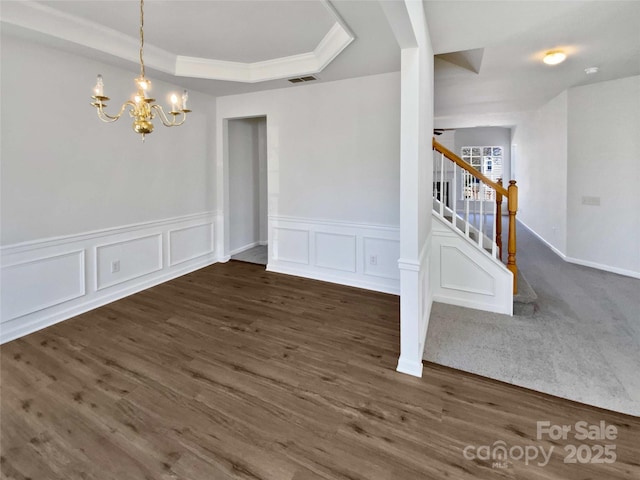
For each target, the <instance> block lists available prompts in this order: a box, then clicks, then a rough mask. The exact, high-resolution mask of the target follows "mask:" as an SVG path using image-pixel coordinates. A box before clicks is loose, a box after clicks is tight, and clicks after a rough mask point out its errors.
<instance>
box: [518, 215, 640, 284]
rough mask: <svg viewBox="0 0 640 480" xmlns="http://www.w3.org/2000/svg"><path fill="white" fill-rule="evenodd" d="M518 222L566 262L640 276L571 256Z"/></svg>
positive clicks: (631, 271) (630, 275) (629, 275)
mask: <svg viewBox="0 0 640 480" xmlns="http://www.w3.org/2000/svg"><path fill="white" fill-rule="evenodd" d="M518 222H520V223H521V224H522V226H523V227H525V228H526V229H527V230H529V231H530V232H531V233H532V234H533V235H534V236H535V237H536V238H538V239H539V240H540V241H541V242H543V243H544V244H545V245H546V246H548V247H549V248H550V249H551V250H552V251H553V253H555V254H556V255H558V256H559V257H560V258H562V259H563V260H564V261H565V262H568V263H573V264H575V265H582V266H583V267H590V268H595V269H597V270H603V271H605V272H611V273H617V274H618V275H624V276H625V277H631V278H640V272H636V271H633V270H627V269H624V268H619V267H613V266H611V265H605V264H603V263H597V262H592V261H590V260H583V259H581V258H575V257H569V256H567V255H566V254H564V253H562V252H561V251H560V250H558V249H557V248H556V247H554V246H553V245H551V244H550V243H549V242H548V241H547V240H545V239H544V238H543V237H542V236H540V235H539V234H538V232H536V231H535V230H533V229H532V228H531V227H530V226H528V225H527V224H526V223H524V222H523V221H521V220H518Z"/></svg>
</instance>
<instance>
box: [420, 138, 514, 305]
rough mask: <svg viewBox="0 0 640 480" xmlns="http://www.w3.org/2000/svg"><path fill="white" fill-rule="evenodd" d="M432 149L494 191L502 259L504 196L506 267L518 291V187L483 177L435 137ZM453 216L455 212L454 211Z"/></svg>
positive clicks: (497, 239) (499, 250)
mask: <svg viewBox="0 0 640 480" xmlns="http://www.w3.org/2000/svg"><path fill="white" fill-rule="evenodd" d="M432 144H433V149H434V150H435V151H437V152H439V153H441V154H442V155H444V156H445V157H447V158H448V159H449V160H451V161H452V162H454V163H455V164H456V165H458V166H459V167H460V168H462V169H463V170H465V171H467V172H469V173H470V174H471V175H473V176H474V177H475V178H477V179H479V180H480V181H481V182H483V183H484V184H485V185H488V186H489V187H491V188H493V189H494V190H495V192H496V218H495V219H494V220H495V229H496V230H495V232H496V246H497V247H498V252H499V255H500V260H502V247H503V245H502V219H501V216H502V212H501V210H502V198H503V197H506V199H507V210H508V211H509V238H508V241H507V268H508V269H509V271H511V273H512V274H513V293H514V294H516V293H518V266H517V264H516V213H517V211H518V187H517V186H516V181H515V180H510V181H509V188H504V187H503V186H502V179H500V180H498V183H496V182H494V181H493V180H491V179H489V178H487V177H485V176H484V175H483V174H482V173H480V172H479V171H478V170H476V169H475V168H473V167H472V166H471V165H469V164H468V163H467V162H465V161H464V160H462V159H461V158H460V157H459V156H458V155H456V154H455V153H453V152H452V151H451V150H449V149H448V148H447V147H445V146H444V145H442V144H440V143H438V142H436V139H435V138H434V139H433V142H432ZM480 212H481V213H480V214H481V215H482V209H480ZM454 218H455V213H454Z"/></svg>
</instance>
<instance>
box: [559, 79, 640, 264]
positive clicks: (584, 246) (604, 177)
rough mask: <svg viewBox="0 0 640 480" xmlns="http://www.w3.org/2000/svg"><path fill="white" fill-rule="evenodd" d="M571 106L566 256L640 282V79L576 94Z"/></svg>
mask: <svg viewBox="0 0 640 480" xmlns="http://www.w3.org/2000/svg"><path fill="white" fill-rule="evenodd" d="M568 105H569V145H568V152H569V155H568V158H569V160H568V186H567V208H568V219H567V251H566V253H567V256H568V257H570V259H571V260H573V261H577V262H578V263H583V264H586V265H591V266H595V267H598V268H605V269H607V270H613V271H618V272H620V273H626V274H630V275H635V276H640V195H638V190H639V187H638V186H639V185H640V76H635V77H629V78H622V79H619V80H613V81H609V82H602V83H596V84H593V85H587V86H583V87H576V88H572V89H570V90H569V99H568ZM584 197H597V198H598V199H599V203H600V205H585V204H584V203H583V199H584ZM587 203H588V200H587Z"/></svg>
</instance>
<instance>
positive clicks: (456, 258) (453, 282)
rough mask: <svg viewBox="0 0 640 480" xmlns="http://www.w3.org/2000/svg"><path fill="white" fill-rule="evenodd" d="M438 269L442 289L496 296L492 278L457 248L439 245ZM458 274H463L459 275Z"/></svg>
mask: <svg viewBox="0 0 640 480" xmlns="http://www.w3.org/2000/svg"><path fill="white" fill-rule="evenodd" d="M440 267H441V268H440V285H441V286H442V288H450V289H453V290H460V291H461V292H470V293H477V294H480V295H495V294H496V282H495V280H494V278H493V277H492V276H491V275H490V274H489V273H488V272H487V271H486V270H484V269H483V268H481V267H480V265H478V264H477V263H476V262H475V261H474V260H473V258H471V257H470V256H469V255H467V254H466V253H464V252H463V251H462V250H460V249H459V248H458V247H457V246H452V245H441V247H440ZM459 272H465V274H464V275H460V273H459Z"/></svg>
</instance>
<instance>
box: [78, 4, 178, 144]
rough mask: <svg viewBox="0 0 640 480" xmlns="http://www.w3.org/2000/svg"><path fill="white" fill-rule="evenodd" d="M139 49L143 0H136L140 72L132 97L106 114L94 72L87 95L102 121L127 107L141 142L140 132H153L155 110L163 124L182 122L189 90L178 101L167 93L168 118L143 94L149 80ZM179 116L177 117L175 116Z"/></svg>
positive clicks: (108, 120) (111, 119) (100, 83)
mask: <svg viewBox="0 0 640 480" xmlns="http://www.w3.org/2000/svg"><path fill="white" fill-rule="evenodd" d="M143 50H144V0H140V76H139V77H138V78H136V79H135V82H136V86H137V88H138V91H137V92H136V94H135V95H134V97H133V100H128V101H126V102H124V103H123V104H122V107H120V111H119V112H118V113H117V114H116V115H113V116H112V115H109V114H107V113H106V112H105V111H104V108H105V107H106V106H107V104H106V103H105V102H106V101H108V100H109V97H105V96H104V82H103V80H102V75H98V78H97V81H96V86H95V87H94V89H93V93H94V95H93V96H92V97H91V98H92V99H93V100H94V101H93V103H92V104H91V105H93V106H94V107H96V112H97V114H98V118H99V119H100V120H102V121H103V122H106V123H112V122H115V121H116V120H118V119H119V118H120V117H121V116H122V114H123V113H124V112H125V110H127V108H129V115H130V116H131V118H133V131H134V132H136V133H139V134H140V135H142V141H143V142H144V136H145V135H146V134H148V133H151V132H153V123H152V122H151V121H152V120H153V119H154V118H155V116H156V114H157V115H158V117H159V118H160V121H161V122H162V124H163V125H164V126H165V127H178V126H180V125H182V124H183V123H184V121H185V120H186V118H187V113H189V112H190V111H191V110H189V109H187V100H188V98H189V94H188V93H187V91H186V90H185V91H184V93H183V94H182V98H181V100H182V104H181V105H180V104H179V103H178V97H177V96H176V95H175V94H172V95H171V111H170V112H169V115H171V119H169V118H168V117H167V114H166V113H165V112H164V110H162V107H161V106H160V105H157V104H155V103H154V102H155V101H156V100H155V98H149V97H147V92H148V91H149V90H150V89H151V82H150V81H149V80H147V78H146V77H145V76H144V59H143ZM179 116H180V118H178V117H179Z"/></svg>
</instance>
